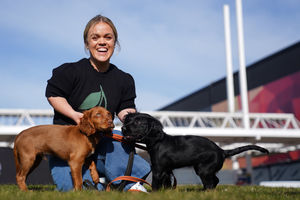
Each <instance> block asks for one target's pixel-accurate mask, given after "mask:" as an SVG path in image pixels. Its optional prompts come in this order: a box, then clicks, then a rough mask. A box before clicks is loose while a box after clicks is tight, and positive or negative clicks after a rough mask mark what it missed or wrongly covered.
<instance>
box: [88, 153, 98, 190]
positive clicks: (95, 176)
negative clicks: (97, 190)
mask: <svg viewBox="0 0 300 200" xmlns="http://www.w3.org/2000/svg"><path fill="white" fill-rule="evenodd" d="M85 164H86V165H87V166H88V168H89V170H90V174H91V177H92V179H93V182H94V183H95V184H98V183H99V174H98V171H97V167H96V164H95V162H94V161H93V160H92V159H90V158H88V159H86V161H85Z"/></svg>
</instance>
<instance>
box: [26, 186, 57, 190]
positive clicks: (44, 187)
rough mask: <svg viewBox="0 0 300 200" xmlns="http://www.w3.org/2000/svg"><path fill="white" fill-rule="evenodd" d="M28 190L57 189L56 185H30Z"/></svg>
mask: <svg viewBox="0 0 300 200" xmlns="http://www.w3.org/2000/svg"><path fill="white" fill-rule="evenodd" d="M28 190H32V191H55V185H29V186H28Z"/></svg>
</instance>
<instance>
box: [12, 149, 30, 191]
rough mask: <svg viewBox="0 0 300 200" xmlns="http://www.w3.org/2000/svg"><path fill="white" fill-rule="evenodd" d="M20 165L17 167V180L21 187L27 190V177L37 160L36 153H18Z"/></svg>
mask: <svg viewBox="0 0 300 200" xmlns="http://www.w3.org/2000/svg"><path fill="white" fill-rule="evenodd" d="M16 159H18V161H19V163H18V167H17V169H16V181H17V184H18V186H19V188H20V189H21V190H23V191H27V190H28V189H27V186H26V179H27V176H28V173H29V171H30V169H31V167H32V165H33V163H34V162H35V155H28V154H21V155H20V154H18V158H16Z"/></svg>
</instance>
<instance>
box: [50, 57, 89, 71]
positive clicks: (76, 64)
mask: <svg viewBox="0 0 300 200" xmlns="http://www.w3.org/2000/svg"><path fill="white" fill-rule="evenodd" d="M88 62H89V61H88V59H87V58H83V59H80V60H78V61H75V62H66V63H63V64H62V65H60V66H58V67H57V68H55V69H61V70H63V69H64V70H66V69H70V68H75V67H76V68H78V67H82V66H84V65H86V64H88Z"/></svg>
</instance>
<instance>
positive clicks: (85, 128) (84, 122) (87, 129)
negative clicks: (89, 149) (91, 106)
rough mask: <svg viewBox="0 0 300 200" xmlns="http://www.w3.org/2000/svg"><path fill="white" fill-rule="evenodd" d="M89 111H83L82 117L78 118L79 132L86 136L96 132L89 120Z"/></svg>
mask: <svg viewBox="0 0 300 200" xmlns="http://www.w3.org/2000/svg"><path fill="white" fill-rule="evenodd" d="M90 116H91V112H89V111H84V112H83V117H82V118H81V120H80V124H79V129H80V131H81V132H83V133H85V134H86V135H87V136H90V135H92V134H94V133H95V132H96V129H95V127H94V124H93V123H92V122H91V120H90Z"/></svg>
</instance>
